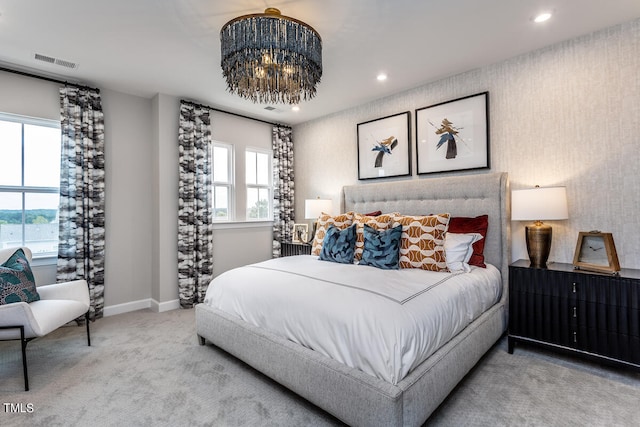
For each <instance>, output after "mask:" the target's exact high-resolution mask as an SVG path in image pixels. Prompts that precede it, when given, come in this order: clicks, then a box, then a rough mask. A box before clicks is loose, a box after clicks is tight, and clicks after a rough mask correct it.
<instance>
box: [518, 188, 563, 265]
mask: <svg viewBox="0 0 640 427" xmlns="http://www.w3.org/2000/svg"><path fill="white" fill-rule="evenodd" d="M568 218H569V210H568V208H567V190H566V188H565V187H538V186H536V187H535V188H530V189H526V190H514V191H512V192H511V220H512V221H534V222H533V224H530V225H527V226H526V227H525V236H526V241H527V252H528V253H529V261H531V266H532V267H536V268H545V267H546V266H547V260H548V259H549V252H550V251H551V231H552V230H551V226H550V225H547V224H544V223H543V222H542V221H543V220H545V221H546V220H549V221H551V220H560V219H568Z"/></svg>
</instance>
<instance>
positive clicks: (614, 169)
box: [294, 20, 640, 268]
mask: <svg viewBox="0 0 640 427" xmlns="http://www.w3.org/2000/svg"><path fill="white" fill-rule="evenodd" d="M487 90H488V91H489V120H490V150H491V170H492V171H507V172H509V176H510V180H511V187H512V189H519V188H527V187H532V186H534V185H540V186H549V185H564V186H566V187H567V193H568V203H569V215H570V219H569V220H567V221H554V222H550V224H551V225H552V226H553V232H554V240H553V247H552V251H551V256H550V259H551V260H554V261H558V262H571V261H572V260H573V252H574V249H575V244H576V239H577V236H578V232H579V231H588V230H594V229H599V230H602V231H606V232H611V233H613V236H614V239H615V243H616V248H617V251H618V256H619V258H620V263H621V265H622V266H623V267H627V268H640V221H639V220H638V219H637V214H636V212H635V211H636V209H637V208H638V207H640V178H639V177H638V173H637V167H638V164H639V160H640V152H639V150H640V144H639V139H640V136H639V134H640V20H636V21H633V22H630V23H627V24H623V25H619V26H616V27H612V28H609V29H606V30H602V31H599V32H596V33H593V34H590V35H587V36H583V37H579V38H576V39H573V40H569V41H566V42H563V43H560V44H557V45H553V46H550V47H548V48H544V49H541V50H537V51H534V52H531V53H528V54H524V55H521V56H518V57H515V58H512V59H510V60H507V61H504V62H501V63H498V64H494V65H491V66H487V67H484V68H480V69H476V70H473V71H469V72H467V73H464V74H460V75H457V76H453V77H450V78H447V79H444V80H440V81H437V82H434V83H430V84H427V85H425V86H422V87H419V88H416V89H413V90H410V91H406V92H403V93H400V94H397V95H394V96H391V97H387V98H384V99H381V100H378V101H375V102H372V103H369V104H366V105H363V106H360V107H358V108H354V109H350V110H347V111H343V112H340V113H336V114H333V115H330V116H327V117H324V118H321V119H317V120H314V121H310V122H307V123H303V124H300V125H298V126H295V127H294V141H295V144H296V146H295V162H296V170H297V173H296V182H295V185H296V216H297V218H303V216H304V199H305V198H315V197H317V196H321V197H327V198H332V199H333V200H334V206H337V203H338V200H339V194H340V189H341V187H342V186H343V185H348V184H355V183H358V169H357V147H356V125H357V123H360V122H364V121H368V120H372V119H376V118H379V117H384V116H387V115H390V114H396V113H399V112H403V111H407V110H409V111H411V112H412V118H411V122H412V128H413V130H412V135H411V138H412V143H413V144H415V126H414V125H415V123H414V121H415V120H414V119H415V114H414V110H415V109H417V108H421V107H425V106H429V105H432V104H436V103H439V102H443V101H448V100H453V99H456V98H459V97H462V96H466V95H471V94H475V93H478V92H483V91H487ZM414 147H415V145H414ZM413 152H414V154H413V155H414V158H413V160H412V165H413V173H414V176H413V179H428V178H429V177H430V176H434V175H425V176H421V177H420V178H418V177H417V176H416V172H415V170H416V167H415V165H416V162H415V149H414V150H413ZM483 172H484V171H475V172H473V171H471V172H465V174H468V173H483ZM442 175H444V176H446V175H449V174H442ZM365 185H366V182H365ZM512 230H513V236H512V237H513V244H512V253H513V258H514V259H518V258H526V257H527V256H526V249H525V247H524V224H521V223H518V222H516V223H513V228H512Z"/></svg>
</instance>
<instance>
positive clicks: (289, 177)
mask: <svg viewBox="0 0 640 427" xmlns="http://www.w3.org/2000/svg"><path fill="white" fill-rule="evenodd" d="M291 134H292V131H291V128H289V127H284V126H274V127H273V140H272V142H273V257H274V258H277V257H279V256H280V243H281V242H286V241H290V240H291V235H292V228H293V223H294V220H295V218H294V198H293V193H294V188H293V141H292V139H291Z"/></svg>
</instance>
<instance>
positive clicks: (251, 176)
mask: <svg viewBox="0 0 640 427" xmlns="http://www.w3.org/2000/svg"><path fill="white" fill-rule="evenodd" d="M246 157H247V165H246V166H247V167H246V171H247V184H249V185H255V184H256V153H255V152H254V151H247V152H246ZM247 206H249V205H247Z"/></svg>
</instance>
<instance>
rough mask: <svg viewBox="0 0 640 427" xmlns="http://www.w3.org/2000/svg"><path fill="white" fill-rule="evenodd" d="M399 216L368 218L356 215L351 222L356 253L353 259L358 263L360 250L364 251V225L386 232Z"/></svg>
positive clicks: (396, 213) (360, 256)
mask: <svg viewBox="0 0 640 427" xmlns="http://www.w3.org/2000/svg"><path fill="white" fill-rule="evenodd" d="M398 215H400V214H399V213H398V212H394V213H390V214H384V215H376V216H369V215H363V214H359V213H356V214H355V217H354V220H353V222H355V223H356V224H357V225H356V252H355V255H354V259H355V260H356V261H360V259H362V250H363V249H364V225H365V224H366V225H368V226H370V227H373V228H375V229H376V230H386V229H388V228H389V225H390V224H391V222H392V221H393V220H394V218H395V217H396V216H398Z"/></svg>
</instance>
